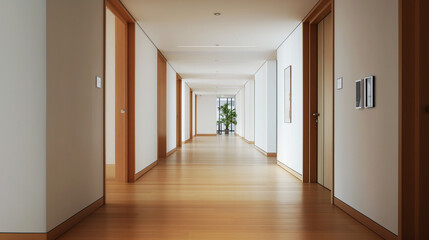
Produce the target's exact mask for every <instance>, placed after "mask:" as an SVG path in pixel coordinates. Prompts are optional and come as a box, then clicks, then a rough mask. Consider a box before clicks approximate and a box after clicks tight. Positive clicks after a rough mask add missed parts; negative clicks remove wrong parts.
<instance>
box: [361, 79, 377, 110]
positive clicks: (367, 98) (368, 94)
mask: <svg viewBox="0 0 429 240" xmlns="http://www.w3.org/2000/svg"><path fill="white" fill-rule="evenodd" d="M363 86H364V90H363V92H364V98H363V99H364V107H365V108H373V107H375V77H374V76H368V77H366V78H364V84H363Z"/></svg>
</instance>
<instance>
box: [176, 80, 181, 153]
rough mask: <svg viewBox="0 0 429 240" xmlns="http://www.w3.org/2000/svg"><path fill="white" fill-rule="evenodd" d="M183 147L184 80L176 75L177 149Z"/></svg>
mask: <svg viewBox="0 0 429 240" xmlns="http://www.w3.org/2000/svg"><path fill="white" fill-rule="evenodd" d="M181 146H182V78H181V77H180V75H179V74H177V73H176V147H181Z"/></svg>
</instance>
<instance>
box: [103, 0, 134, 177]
mask: <svg viewBox="0 0 429 240" xmlns="http://www.w3.org/2000/svg"><path fill="white" fill-rule="evenodd" d="M104 3H105V6H106V7H107V8H108V9H109V10H110V11H111V12H112V13H113V14H114V15H115V16H116V19H119V20H121V21H122V22H123V23H124V24H126V38H125V43H124V44H125V45H126V56H125V59H116V61H119V62H125V63H126V80H125V86H126V89H125V99H126V103H125V110H126V113H125V114H126V126H125V132H126V133H125V138H126V144H125V146H126V147H125V149H126V150H125V151H126V153H124V155H125V156H126V157H125V162H120V163H118V164H116V168H117V170H116V174H119V175H117V176H118V177H119V179H120V180H122V181H127V182H134V172H135V21H134V18H133V17H132V16H131V14H130V13H129V12H128V10H127V9H126V8H125V6H124V5H123V4H122V3H121V2H120V1H119V0H105V2H104ZM104 31H106V30H105V29H104ZM117 34H118V32H116V35H117ZM104 35H105V34H104ZM105 38H106V37H104V42H105V41H106V40H105ZM116 38H117V39H118V36H117V37H116ZM116 56H118V55H117V54H116V55H115V57H116ZM104 64H105V63H104ZM119 159H120V158H119Z"/></svg>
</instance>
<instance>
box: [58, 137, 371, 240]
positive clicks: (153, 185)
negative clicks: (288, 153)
mask: <svg viewBox="0 0 429 240" xmlns="http://www.w3.org/2000/svg"><path fill="white" fill-rule="evenodd" d="M106 188H107V189H106V191H107V193H106V198H107V200H106V201H107V205H106V206H104V207H102V208H100V209H99V210H97V211H96V212H95V213H94V214H92V215H91V216H90V217H88V218H87V219H85V220H84V221H82V222H81V223H80V224H79V225H77V226H76V227H74V228H73V229H72V230H70V231H69V232H67V233H66V234H65V235H63V236H62V237H61V238H60V239H62V240H67V239H88V240H89V239H91V240H95V239H126V240H132V239H144V240H150V239H157V240H158V239H174V240H181V239H192V240H209V239H213V240H226V239H243V240H265V239H267V240H275V239H282V240H283V239H317V240H321V239H359V240H362V239H379V237H378V236H377V235H376V234H374V233H373V232H371V231H370V230H368V229H367V228H366V227H364V226H363V225H361V224H360V223H358V222H357V221H355V220H354V219H353V218H351V217H350V216H348V215H347V214H346V213H344V212H343V211H342V210H340V209H338V208H336V207H334V206H332V205H331V204H330V197H329V196H330V192H329V191H328V190H326V189H325V188H323V187H321V186H319V185H317V184H302V183H301V182H299V181H298V180H297V179H296V178H295V177H293V176H292V175H290V174H288V173H287V172H286V171H284V170H283V169H281V168H280V167H278V166H277V165H276V161H275V159H267V158H266V157H265V156H264V155H262V154H261V153H260V152H258V151H257V150H256V149H255V148H254V147H253V145H250V144H247V143H246V142H244V141H243V140H242V139H240V138H239V137H196V138H194V140H193V141H192V142H190V143H188V144H184V145H183V147H182V149H180V150H178V151H177V152H176V153H174V154H172V155H171V156H170V157H168V158H167V159H166V160H164V161H162V162H160V164H158V166H156V167H155V168H154V169H153V170H151V171H149V172H148V173H147V174H146V175H144V176H143V177H142V178H140V179H139V180H138V181H137V182H136V183H135V184H120V183H115V182H114V180H112V178H109V179H108V180H107V186H106Z"/></svg>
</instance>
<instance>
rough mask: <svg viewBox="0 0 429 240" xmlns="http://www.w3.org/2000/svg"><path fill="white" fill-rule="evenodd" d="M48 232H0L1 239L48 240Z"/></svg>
mask: <svg viewBox="0 0 429 240" xmlns="http://www.w3.org/2000/svg"><path fill="white" fill-rule="evenodd" d="M46 239H47V234H46V233H0V240H46Z"/></svg>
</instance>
